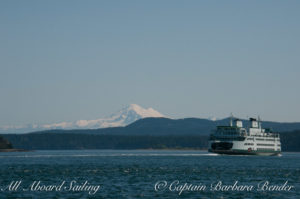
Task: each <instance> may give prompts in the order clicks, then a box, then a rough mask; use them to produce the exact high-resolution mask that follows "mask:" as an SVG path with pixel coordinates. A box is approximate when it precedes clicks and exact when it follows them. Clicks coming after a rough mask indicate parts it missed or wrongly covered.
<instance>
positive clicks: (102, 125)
mask: <svg viewBox="0 0 300 199" xmlns="http://www.w3.org/2000/svg"><path fill="white" fill-rule="evenodd" d="M242 121H243V125H244V126H245V127H247V126H248V124H249V122H248V120H242ZM228 123H229V118H224V119H219V120H217V119H215V118H211V119H199V118H184V119H170V118H167V117H166V116H165V115H163V114H161V113H160V112H158V111H156V110H154V109H153V108H147V109H146V108H142V107H141V106H139V105H137V104H131V105H129V106H127V107H125V108H123V109H121V110H120V111H118V112H117V113H115V114H112V115H111V116H110V117H106V118H100V119H95V120H78V121H75V122H61V123H54V124H45V125H28V126H26V127H11V128H10V127H6V128H1V127H0V134H7V133H29V132H66V133H68V132H71V133H72V132H75V133H78V132H81V133H100V134H119V135H134V134H137V135H208V134H209V133H210V132H211V131H212V130H213V129H214V128H215V127H216V126H217V125H228ZM262 127H264V128H266V127H268V128H272V129H273V130H274V131H277V132H285V131H293V130H299V129H300V122H293V123H287V122H270V121H263V123H262Z"/></svg>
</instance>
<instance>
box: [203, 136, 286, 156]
mask: <svg viewBox="0 0 300 199" xmlns="http://www.w3.org/2000/svg"><path fill="white" fill-rule="evenodd" d="M248 142H249V141H246V139H245V140H244V141H227V142H224V141H210V142H209V149H208V152H211V153H217V154H227V155H262V156H276V155H279V154H280V153H281V147H280V148H279V147H278V148H275V147H265V149H260V148H257V146H256V145H257V144H260V143H253V144H252V145H251V146H249V145H245V143H247V144H248ZM261 143H264V142H261ZM275 143H276V142H275ZM274 145H275V146H276V144H274Z"/></svg>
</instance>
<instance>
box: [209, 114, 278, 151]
mask: <svg viewBox="0 0 300 199" xmlns="http://www.w3.org/2000/svg"><path fill="white" fill-rule="evenodd" d="M249 120H250V121H249V123H250V125H249V128H244V127H243V122H242V121H241V120H240V119H234V120H233V117H231V118H230V124H229V126H217V128H216V130H214V131H213V132H212V133H211V134H210V138H209V146H208V151H209V152H212V153H217V154H229V155H267V156H270V155H280V154H281V143H280V136H279V133H274V132H272V131H271V129H268V128H266V129H264V128H262V127H261V121H260V118H258V119H255V118H250V119H249Z"/></svg>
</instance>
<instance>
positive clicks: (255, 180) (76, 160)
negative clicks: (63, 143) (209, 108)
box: [0, 150, 300, 199]
mask: <svg viewBox="0 0 300 199" xmlns="http://www.w3.org/2000/svg"><path fill="white" fill-rule="evenodd" d="M0 175H1V179H0V188H1V191H0V198H264V199H266V198H272V199H273V198H300V153H283V155H282V156H281V157H261V156H220V155H213V154H208V153H206V152H202V151H156V150H149V151H146V150H138V151H134V150H133V151H125V150H122V151H116V150H93V151H35V152H17V153H0ZM19 181H21V183H20V185H19V186H18V187H17V188H16V189H15V190H13V189H12V188H13V186H12V185H13V183H15V182H19ZM38 181H40V184H39V185H38V186H34V185H36V184H37V183H38ZM236 181H237V184H236V186H239V187H241V186H244V187H246V185H247V186H248V188H249V189H250V188H251V186H253V189H250V190H249V191H247V190H240V191H238V190H234V189H233V188H232V189H230V188H229V189H228V190H227V191H226V190H223V191H221V190H220V189H221V188H220V187H225V186H224V185H226V186H227V187H229V185H232V187H234V183H235V182H236ZM266 181H268V182H269V185H268V186H264V187H265V188H266V187H268V188H270V187H271V186H270V185H272V186H273V185H276V186H280V185H283V184H284V183H285V182H286V181H287V183H286V186H285V187H287V186H293V187H292V188H291V189H290V190H280V191H274V190H273V191H270V190H269V191H268V190H260V191H258V190H257V188H258V186H260V188H261V187H262V185H263V184H264V183H265V182H266ZM220 182H221V183H222V186H221V185H220V184H219V186H216V185H217V184H218V183H220ZM34 183H36V184H34ZM11 184H12V185H11ZM184 184H186V185H185V186H184ZM9 185H11V186H10V188H9ZM51 185H52V187H54V185H55V186H57V188H58V187H59V185H61V186H60V189H57V190H55V189H54V188H53V190H48V191H46V190H38V188H41V189H42V188H43V187H44V188H45V187H47V188H49V187H51ZM201 185H202V186H201ZM97 186H100V188H99V189H98V190H97ZM188 186H190V188H188ZM204 186H206V187H205V189H204V190H203V189H202V190H201V189H200V188H201V187H202V188H203V187H204ZM211 186H212V187H213V190H211ZM183 187H185V190H183V191H181V190H182V189H183ZM192 187H194V189H193V190H192ZM196 187H198V190H197V189H196ZM281 187H283V186H281ZM89 191H90V192H89Z"/></svg>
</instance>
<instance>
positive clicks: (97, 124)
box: [0, 104, 166, 133]
mask: <svg viewBox="0 0 300 199" xmlns="http://www.w3.org/2000/svg"><path fill="white" fill-rule="evenodd" d="M147 117H166V116H164V115H163V114H161V113H159V112H158V111H156V110H154V109H153V108H147V109H146V108H143V107H141V106H139V105H137V104H130V105H129V106H126V107H125V108H123V109H121V110H120V111H118V112H116V113H114V114H112V115H111V116H110V117H105V118H100V119H95V120H78V121H75V122H59V123H52V124H43V125H37V124H29V125H24V126H4V127H0V133H28V132H33V131H42V130H51V129H98V128H107V127H121V126H126V125H128V124H131V123H133V122H135V121H136V120H139V119H142V118H147Z"/></svg>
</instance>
